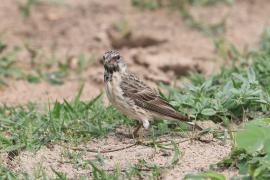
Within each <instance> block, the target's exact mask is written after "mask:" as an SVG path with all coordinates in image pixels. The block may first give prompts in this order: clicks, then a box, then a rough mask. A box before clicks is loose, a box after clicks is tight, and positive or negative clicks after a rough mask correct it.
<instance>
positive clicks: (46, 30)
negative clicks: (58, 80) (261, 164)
mask: <svg viewBox="0 0 270 180" xmlns="http://www.w3.org/2000/svg"><path fill="white" fill-rule="evenodd" d="M17 2H18V1H16V0H2V1H1V4H0V19H1V22H0V39H1V41H3V42H5V43H6V44H8V46H9V48H11V47H14V46H20V47H23V46H24V45H25V44H28V45H29V46H30V47H31V48H33V49H35V50H37V51H38V52H39V53H41V54H42V58H40V62H39V63H42V62H43V61H46V59H47V58H49V57H51V55H52V54H53V55H54V57H56V59H58V60H60V61H65V60H66V59H68V58H70V57H77V56H78V55H79V54H80V53H81V52H84V53H85V54H86V55H87V57H88V58H89V59H90V61H92V63H91V66H89V67H87V70H86V71H84V72H83V73H82V74H81V75H80V78H78V79H76V78H77V76H76V75H73V76H74V77H70V78H68V79H65V81H64V84H63V85H58V86H52V85H49V84H48V83H46V82H41V83H38V84H31V83H28V82H26V81H24V80H10V81H9V86H8V87H5V88H2V89H0V104H9V105H17V104H25V103H27V102H29V101H31V102H39V103H47V102H48V101H51V102H52V101H54V100H55V99H58V100H60V101H62V100H63V99H64V98H65V99H70V98H72V97H74V95H75V93H76V92H77V91H78V88H79V87H80V86H81V84H82V83H84V84H85V88H84V91H83V94H82V99H90V98H91V97H93V96H95V95H97V94H98V93H99V92H100V90H102V79H103V69H102V66H101V65H100V64H99V59H100V57H101V56H102V54H103V53H104V52H105V51H106V50H108V49H112V48H113V47H118V48H117V49H120V52H121V53H122V54H123V56H124V57H125V59H126V61H127V62H128V65H129V67H130V69H131V71H133V72H135V73H137V74H139V76H141V77H142V78H143V79H145V80H146V81H147V82H148V83H149V84H151V85H152V86H153V87H155V84H156V83H158V82H163V83H170V82H172V81H171V80H172V79H175V77H182V76H183V75H186V74H188V73H189V72H190V71H198V72H202V73H204V74H206V75H208V74H211V73H213V72H216V71H217V70H218V67H219V66H220V65H221V64H229V63H230V62H224V61H221V60H220V58H219V56H218V55H217V54H216V53H215V49H214V46H213V43H212V42H211V40H209V38H208V37H206V36H205V35H203V34H202V33H201V32H198V31H196V30H193V29H190V28H189V27H187V26H186V25H185V23H184V22H183V20H182V19H181V18H180V16H179V14H178V13H177V12H175V11H171V10H166V9H161V10H155V11H147V10H145V11H142V10H138V9H136V8H134V7H132V6H131V5H130V1H128V0H110V1H100V0H77V1H74V0H65V1H61V3H56V4H53V3H52V4H51V3H44V2H42V3H38V4H37V5H35V6H33V8H31V10H30V12H31V13H30V16H29V17H28V18H24V17H23V16H22V15H21V13H20V11H19V10H18V4H17ZM19 2H20V1H19ZM21 2H22V1H21ZM191 11H192V13H193V14H194V16H195V17H196V18H198V19H200V20H202V21H204V22H207V23H209V22H210V23H212V22H218V21H219V20H220V19H222V18H223V17H225V16H226V17H227V20H226V32H225V37H226V39H228V40H229V41H231V42H232V43H234V44H236V45H237V47H238V48H240V49H241V50H243V49H245V48H247V47H256V43H257V40H258V37H259V35H260V33H261V32H262V30H263V28H264V27H265V26H266V25H269V23H270V22H269V21H270V19H269V17H270V4H269V2H268V1H267V0H257V1H255V0H237V1H236V2H235V4H234V5H233V6H228V5H224V4H217V5H213V6H208V7H192V8H191ZM121 23H127V24H128V29H129V31H130V32H131V33H132V37H133V38H134V39H135V40H134V41H133V42H132V43H130V42H129V43H127V44H124V45H123V46H122V45H121V43H120V45H119V41H121V39H120V40H119V34H117V33H115V32H114V29H113V28H112V26H113V25H118V24H121ZM149 39H150V40H149ZM141 41H143V42H141ZM30 59H31V58H30V53H29V52H27V51H21V52H20V53H19V56H18V61H19V64H20V65H21V66H22V67H24V68H25V69H31V65H30ZM174 138H175V140H177V137H174ZM93 144H95V147H98V146H100V147H104V146H108V145H110V146H111V145H115V146H122V145H123V144H125V142H124V141H120V140H119V139H118V138H117V137H116V136H115V135H114V134H110V135H109V136H108V138H106V139H102V140H101V141H91V142H88V143H86V144H85V145H83V146H87V147H92V146H93ZM179 147H180V151H181V152H183V156H182V157H181V160H180V162H179V164H178V165H177V166H176V167H175V168H174V169H172V170H169V171H168V172H166V173H164V177H165V178H164V179H173V178H174V179H175V178H177V177H183V175H184V173H186V172H190V171H201V170H204V169H207V167H208V166H209V164H211V163H215V162H218V161H219V160H220V159H222V158H223V157H225V156H226V155H227V154H228V153H229V151H230V148H231V147H230V145H229V144H225V145H222V144H221V143H220V142H219V141H214V142H211V143H208V144H206V143H201V142H193V143H190V142H185V143H181V144H180V145H179ZM64 151H70V150H68V149H65V148H63V147H60V146H58V145H54V147H53V148H52V149H49V148H46V147H42V148H41V149H40V150H39V151H38V152H35V153H33V152H22V153H21V154H20V155H19V156H18V157H17V161H16V163H17V164H16V163H14V164H13V166H14V169H15V170H19V169H21V170H26V171H31V169H32V168H33V167H36V164H41V166H42V167H44V168H47V169H50V168H49V167H51V166H52V167H55V168H56V169H58V170H61V171H63V172H66V173H67V174H68V175H69V176H70V177H78V176H79V175H80V174H89V173H90V172H89V171H90V170H89V169H85V170H81V169H79V170H78V169H76V168H74V167H73V166H72V165H71V164H68V163H61V161H63V158H62V157H63V155H62V154H63V152H64ZM119 153H121V155H123V156H119ZM3 156H4V155H3ZM106 156H107V155H106ZM110 156H112V159H110V158H107V159H106V165H108V166H109V167H107V168H110V167H111V166H112V165H113V164H115V163H119V164H120V165H121V166H125V163H126V158H127V159H128V162H132V163H134V162H137V160H138V159H140V158H143V159H146V160H151V161H152V160H157V161H158V162H160V163H164V162H165V161H167V160H168V158H171V157H163V156H161V154H160V153H156V152H154V150H153V149H152V148H146V147H142V146H136V147H133V148H130V149H127V150H124V151H121V152H115V153H110V154H108V157H110ZM83 157H84V159H87V158H92V157H94V154H93V153H86V154H84V155H83ZM151 158H153V159H151ZM70 169H72V170H70Z"/></svg>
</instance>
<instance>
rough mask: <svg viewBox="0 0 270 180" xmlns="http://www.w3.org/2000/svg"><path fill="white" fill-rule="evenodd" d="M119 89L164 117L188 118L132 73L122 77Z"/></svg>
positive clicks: (143, 106) (147, 108)
mask: <svg viewBox="0 0 270 180" xmlns="http://www.w3.org/2000/svg"><path fill="white" fill-rule="evenodd" d="M121 89H122V90H123V92H124V96H126V97H128V98H130V99H132V100H133V101H134V102H135V104H136V105H137V106H139V107H142V108H145V109H146V110H148V111H150V112H154V113H157V114H159V115H162V116H165V117H170V118H173V119H179V120H184V121H187V120H189V119H188V118H187V117H186V116H183V115H181V114H180V113H179V112H177V111H176V110H175V108H174V107H173V106H172V105H171V104H169V103H168V102H167V101H166V100H165V99H163V98H162V97H160V96H159V95H158V94H157V93H156V92H155V91H153V90H152V89H151V88H150V87H149V86H147V85H145V84H144V83H143V82H142V81H140V80H139V79H138V78H137V77H136V76H134V75H130V76H124V77H123V81H122V83H121Z"/></svg>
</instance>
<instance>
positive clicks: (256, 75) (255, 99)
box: [171, 27, 270, 180]
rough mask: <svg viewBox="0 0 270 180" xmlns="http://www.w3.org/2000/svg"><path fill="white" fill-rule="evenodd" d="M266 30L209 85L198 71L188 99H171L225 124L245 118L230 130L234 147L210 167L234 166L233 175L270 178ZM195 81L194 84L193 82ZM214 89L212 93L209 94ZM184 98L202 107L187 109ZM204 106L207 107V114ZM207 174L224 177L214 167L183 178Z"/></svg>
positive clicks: (269, 46) (269, 44) (268, 46)
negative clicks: (236, 128)
mask: <svg viewBox="0 0 270 180" xmlns="http://www.w3.org/2000/svg"><path fill="white" fill-rule="evenodd" d="M269 32H270V31H269V27H267V28H266V29H265V31H264V32H263V34H262V36H261V39H260V44H259V45H260V46H259V49H258V50H257V51H253V52H248V54H249V55H248V56H247V55H243V54H242V55H241V54H240V53H239V52H238V53H236V54H238V55H239V56H237V57H238V58H235V60H238V61H239V62H240V65H238V66H233V67H230V68H223V69H222V70H221V73H220V74H218V75H215V76H213V77H211V78H210V82H211V83H210V84H211V86H207V84H209V80H206V81H204V80H202V79H203V78H202V77H201V76H198V75H196V76H192V78H191V82H192V86H191V88H190V86H188V88H186V89H185V91H184V92H185V94H187V93H189V94H191V97H192V98H191V100H190V98H186V99H184V98H182V99H181V101H176V102H175V101H174V103H175V104H176V105H178V104H179V103H178V104H177V102H181V103H180V104H179V106H181V108H184V107H185V106H186V105H187V107H188V108H187V109H189V113H192V114H194V115H195V116H196V117H197V116H198V117H202V118H203V117H205V116H206V117H207V116H211V119H213V120H215V119H216V120H223V122H224V120H226V121H225V122H224V124H228V122H227V121H228V120H231V121H232V120H233V121H236V122H242V121H244V123H243V124H242V128H240V130H239V131H238V132H236V133H232V137H233V140H234V149H233V151H232V153H231V155H230V157H228V158H226V159H224V160H223V161H221V162H219V163H218V164H217V165H216V166H214V167H213V168H212V169H213V170H224V169H226V168H232V167H234V168H237V169H238V170H239V175H238V176H236V177H234V179H269V178H270V168H269V167H270V148H269V147H270V136H269V131H270V119H269V118H268V117H270V114H269V112H270V109H269V108H270V101H269V95H270V91H269V82H270V81H269V75H270V73H269V67H270V66H269V65H270V61H269V57H270V53H269V52H270V41H269V39H270V33H269ZM234 50H235V49H234ZM235 57H236V56H235ZM243 57H249V58H250V59H251V64H250V65H249V64H247V63H244V61H242V60H243V59H242V58H243ZM207 82H208V83H207ZM212 82H216V83H217V84H213V83H212ZM194 84H197V85H196V86H194ZM205 87H206V88H205ZM174 91H175V90H173V91H172V90H171V92H172V94H173V97H174V98H176V97H177V96H179V95H178V93H175V92H174ZM213 91H214V92H215V93H213V94H212V93H211V92H213ZM180 94H181V92H180ZM219 95H221V96H219ZM179 97H180V98H181V97H183V96H181V95H180V96H179ZM205 97H207V98H205ZM172 99H173V98H172ZM182 101H183V102H182ZM187 102H192V103H193V104H191V105H192V106H193V107H200V108H201V109H199V108H198V109H199V110H197V111H196V108H195V110H194V109H193V108H192V109H190V108H189V107H190V106H189V105H190V104H189V103H187ZM206 102H207V103H206ZM211 102H212V103H211ZM220 105H221V106H220ZM203 107H205V108H207V110H206V111H205V112H207V113H206V114H205V112H204V110H205V109H203ZM200 110H201V111H200ZM259 117H265V118H259ZM253 119H255V120H253ZM248 120H252V121H248ZM246 121H248V122H246ZM206 177H208V178H210V179H217V180H224V179H225V177H224V176H223V175H221V174H218V173H216V172H214V171H209V172H206V173H199V174H195V175H192V174H191V175H187V176H186V179H204V178H206Z"/></svg>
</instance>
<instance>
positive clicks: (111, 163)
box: [4, 134, 235, 179]
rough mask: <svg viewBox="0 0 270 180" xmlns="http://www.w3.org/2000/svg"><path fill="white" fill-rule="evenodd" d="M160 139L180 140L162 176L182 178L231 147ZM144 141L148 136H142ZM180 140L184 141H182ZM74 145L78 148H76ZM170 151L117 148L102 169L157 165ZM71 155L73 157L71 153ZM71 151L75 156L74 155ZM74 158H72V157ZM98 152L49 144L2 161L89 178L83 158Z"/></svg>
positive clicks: (106, 144) (111, 142) (119, 140)
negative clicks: (177, 154)
mask: <svg viewBox="0 0 270 180" xmlns="http://www.w3.org/2000/svg"><path fill="white" fill-rule="evenodd" d="M161 139H163V140H167V142H170V141H171V140H173V141H175V142H181V143H179V150H180V154H181V155H180V158H179V162H178V163H177V165H176V166H174V167H173V168H170V169H162V170H161V177H162V179H182V178H183V177H184V176H185V174H186V173H192V172H198V171H203V170H207V169H208V168H209V165H210V164H214V163H217V162H218V161H220V160H222V159H223V158H224V156H226V155H228V154H229V152H230V150H231V145H230V142H229V141H228V142H225V143H224V142H222V141H219V140H214V141H212V142H211V143H203V142H200V141H190V140H188V139H187V138H183V137H180V136H176V135H174V136H163V137H162V138H161ZM145 141H147V139H145ZM182 141H183V142H182ZM133 143H134V140H131V139H127V138H123V137H121V136H120V137H119V136H118V135H116V134H110V135H109V136H108V137H107V138H103V139H94V140H92V141H90V142H85V144H82V145H80V146H78V147H79V148H81V149H85V150H86V149H98V150H100V151H102V150H113V149H118V148H121V147H127V146H129V145H131V144H133ZM78 147H77V148H78ZM173 153H174V152H173V151H171V150H161V149H155V148H153V147H147V146H142V145H136V146H133V147H131V148H127V149H123V150H119V151H116V152H109V153H101V155H100V156H102V157H103V159H104V165H103V166H101V167H102V168H103V169H105V170H107V171H110V170H113V168H114V167H116V166H117V167H119V169H121V170H126V169H128V167H130V165H132V164H136V163H138V160H145V161H146V162H148V163H155V164H157V165H160V166H164V165H168V164H170V162H171V160H172V157H173ZM72 154H73V156H72ZM74 154H76V155H77V156H75V157H76V158H74ZM73 158H74V159H73ZM96 159H97V153H92V152H86V151H74V150H72V145H66V144H65V145H64V147H63V146H62V145H50V146H48V147H42V148H41V149H40V150H38V151H37V152H29V151H24V152H22V153H20V155H19V156H17V157H16V158H15V160H13V161H5V162H4V163H5V164H7V166H8V167H10V168H12V169H14V170H15V171H23V172H27V173H29V174H31V175H34V173H35V172H37V171H38V169H43V170H44V171H45V172H46V173H47V174H48V175H51V176H53V172H52V168H53V169H55V170H58V171H60V172H63V173H66V174H67V176H68V178H71V179H78V178H79V177H80V176H82V175H84V176H87V177H92V170H91V168H90V165H88V166H85V167H84V166H83V161H87V160H92V161H93V160H96ZM233 173H235V172H233V171H231V172H227V173H226V176H228V177H231V176H232V174H233Z"/></svg>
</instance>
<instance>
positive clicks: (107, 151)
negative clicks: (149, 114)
mask: <svg viewBox="0 0 270 180" xmlns="http://www.w3.org/2000/svg"><path fill="white" fill-rule="evenodd" d="M57 144H58V145H60V146H62V147H65V148H67V149H71V150H74V151H86V152H93V153H103V154H105V153H110V152H116V151H121V150H124V149H129V148H131V147H134V146H136V145H138V143H137V142H136V143H134V144H130V145H128V146H125V147H120V148H116V149H108V150H97V149H85V148H80V147H69V146H66V145H63V144H60V143H57Z"/></svg>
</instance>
